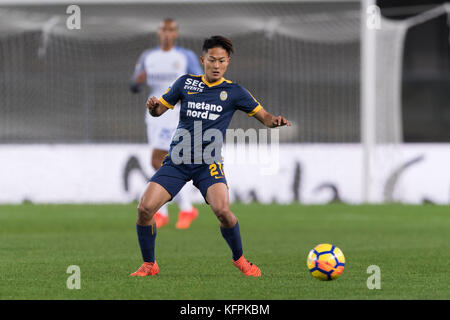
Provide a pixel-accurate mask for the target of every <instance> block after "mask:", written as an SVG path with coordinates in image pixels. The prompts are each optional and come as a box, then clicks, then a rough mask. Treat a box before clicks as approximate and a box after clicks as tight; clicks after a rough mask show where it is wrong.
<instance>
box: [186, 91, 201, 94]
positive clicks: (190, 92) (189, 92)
mask: <svg viewBox="0 0 450 320" xmlns="http://www.w3.org/2000/svg"><path fill="white" fill-rule="evenodd" d="M197 93H200V92H195V91H194V92H192V91H188V92H187V94H197Z"/></svg>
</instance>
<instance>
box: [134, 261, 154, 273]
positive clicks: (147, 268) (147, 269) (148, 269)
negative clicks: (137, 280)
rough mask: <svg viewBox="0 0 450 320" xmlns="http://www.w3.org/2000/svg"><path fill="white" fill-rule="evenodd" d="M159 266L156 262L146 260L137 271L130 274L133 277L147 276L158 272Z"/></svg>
mask: <svg viewBox="0 0 450 320" xmlns="http://www.w3.org/2000/svg"><path fill="white" fill-rule="evenodd" d="M158 272H159V268H158V264H157V263H156V261H155V262H144V263H143V264H142V266H140V268H139V269H138V270H137V271H136V272H133V273H132V274H130V276H132V277H145V276H154V275H156V274H158Z"/></svg>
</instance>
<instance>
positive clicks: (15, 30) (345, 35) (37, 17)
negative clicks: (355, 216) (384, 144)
mask: <svg viewBox="0 0 450 320" xmlns="http://www.w3.org/2000/svg"><path fill="white" fill-rule="evenodd" d="M65 9H66V7H65V6H48V7H39V8H38V7H23V8H21V9H20V10H18V9H15V10H11V9H0V57H1V60H0V67H1V69H2V72H1V74H0V94H1V96H2V100H1V101H0V105H1V110H2V117H1V118H0V142H144V141H145V129H144V126H145V124H144V112H145V107H144V102H145V99H146V96H145V93H142V94H140V95H133V94H131V93H130V92H129V90H128V81H129V78H130V76H131V73H132V71H133V68H134V64H135V62H136V60H137V57H138V56H139V54H140V53H141V52H142V51H143V50H144V49H146V48H148V47H152V46H155V45H156V44H157V43H156V35H155V30H156V28H157V26H158V24H159V22H160V20H161V19H162V18H163V17H173V18H175V19H177V20H178V22H179V25H180V33H181V34H180V38H179V41H178V43H177V44H178V45H180V46H184V47H187V48H189V49H192V50H193V51H194V52H195V53H196V54H198V55H200V48H201V45H202V42H203V39H204V38H206V37H209V36H211V35H214V34H222V35H225V36H228V37H230V38H231V40H232V41H233V43H234V46H235V49H236V54H235V56H234V57H233V60H232V63H231V65H230V67H229V71H228V73H227V74H226V77H227V78H228V79H231V80H234V81H237V82H239V83H240V84H242V85H243V86H245V87H246V88H248V89H249V90H250V91H251V92H252V93H253V95H254V96H255V97H256V98H257V99H258V100H259V101H261V103H262V104H263V105H264V106H265V107H266V108H267V109H268V110H269V111H270V112H272V113H274V114H283V115H285V116H286V117H288V118H289V119H290V120H292V121H293V122H294V123H295V124H296V125H295V126H294V127H293V129H292V130H285V131H283V132H282V135H281V139H282V141H290V142H357V141H359V139H360V132H359V131H360V125H359V123H360V122H359V30H360V28H359V20H360V13H359V4H357V3H356V4H355V3H353V4H335V5H333V4H330V5H323V4H319V5H314V4H311V3H302V2H287V3H283V2H280V3H278V2H262V3H244V2H242V3H239V2H233V3H229V4H227V3H200V4H199V3H197V4H195V3H190V4H188V3H184V4H183V3H169V4H163V3H155V4H147V5H134V6H126V7H125V6H118V5H116V6H114V5H103V6H89V5H82V6H81V14H82V16H81V17H82V18H81V30H69V29H67V28H66V19H67V17H68V15H67V14H66V13H65ZM255 123H256V122H255V121H254V120H253V119H249V118H248V117H247V116H246V115H245V114H242V115H241V114H237V115H236V116H235V118H234V120H233V122H232V124H231V126H232V127H240V128H244V129H245V128H248V127H254V126H255ZM258 125H259V124H258ZM286 133H287V134H286ZM285 134H286V135H285Z"/></svg>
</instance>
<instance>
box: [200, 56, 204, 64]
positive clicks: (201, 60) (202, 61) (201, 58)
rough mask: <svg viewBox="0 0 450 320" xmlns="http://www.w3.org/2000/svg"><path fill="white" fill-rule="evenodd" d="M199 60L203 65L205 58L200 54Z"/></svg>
mask: <svg viewBox="0 0 450 320" xmlns="http://www.w3.org/2000/svg"><path fill="white" fill-rule="evenodd" d="M200 62H201V63H202V65H203V66H204V65H205V58H204V57H203V56H200Z"/></svg>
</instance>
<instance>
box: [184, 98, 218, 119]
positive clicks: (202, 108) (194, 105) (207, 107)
mask: <svg viewBox="0 0 450 320" xmlns="http://www.w3.org/2000/svg"><path fill="white" fill-rule="evenodd" d="M187 107H188V109H187V111H186V115H187V116H189V117H192V118H201V119H209V120H216V119H217V118H219V117H220V114H217V113H214V112H219V113H220V112H222V110H223V107H222V106H221V105H220V104H219V105H216V104H212V103H205V102H204V101H203V102H193V101H188V104H187Z"/></svg>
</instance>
